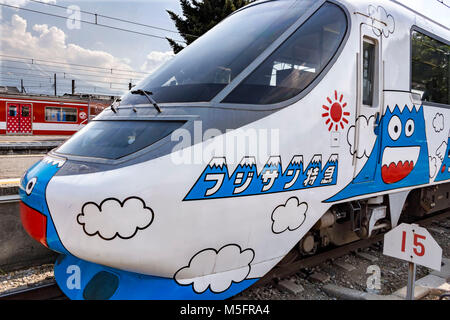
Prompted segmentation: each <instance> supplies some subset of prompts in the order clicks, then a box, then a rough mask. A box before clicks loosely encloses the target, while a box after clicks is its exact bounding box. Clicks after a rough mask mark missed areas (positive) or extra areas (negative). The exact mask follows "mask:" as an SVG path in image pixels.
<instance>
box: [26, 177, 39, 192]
mask: <svg viewBox="0 0 450 320" xmlns="http://www.w3.org/2000/svg"><path fill="white" fill-rule="evenodd" d="M36 182H37V178H36V177H34V178H33V179H31V180H30V181H28V183H27V186H26V188H25V192H26V193H27V195H30V194H31V192H32V191H33V189H34V186H35V185H36Z"/></svg>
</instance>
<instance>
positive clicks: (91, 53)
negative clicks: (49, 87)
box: [0, 14, 133, 91]
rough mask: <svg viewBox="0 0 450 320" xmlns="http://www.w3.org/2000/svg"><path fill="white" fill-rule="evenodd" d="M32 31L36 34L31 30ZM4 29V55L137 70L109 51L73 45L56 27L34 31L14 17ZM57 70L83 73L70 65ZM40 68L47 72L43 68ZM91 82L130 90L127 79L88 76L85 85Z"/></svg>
mask: <svg viewBox="0 0 450 320" xmlns="http://www.w3.org/2000/svg"><path fill="white" fill-rule="evenodd" d="M28 29H31V30H32V31H33V32H31V31H27V30H28ZM0 30H1V32H0V46H1V48H2V54H4V55H11V56H18V57H30V58H34V59H41V60H46V61H55V62H63V63H70V64H79V65H89V66H96V67H102V68H107V69H111V68H112V69H120V70H129V71H133V68H131V67H130V66H129V64H128V62H129V60H126V59H119V58H116V57H114V56H113V55H111V54H110V53H108V52H106V51H101V50H90V49H87V48H83V47H81V46H79V45H77V44H73V43H69V42H68V39H67V35H66V33H65V32H64V31H63V30H61V29H59V28H57V27H54V26H49V25H47V24H35V25H33V26H32V27H31V28H30V27H29V26H28V24H27V20H25V19H24V18H22V17H21V16H19V15H17V14H14V15H13V16H12V17H11V21H10V22H9V23H3V24H2V26H1V29H0ZM39 68H40V67H38V65H35V66H34V67H33V69H34V70H36V69H39ZM48 68H51V67H48ZM53 68H58V70H61V71H65V72H67V73H70V72H73V73H75V74H76V73H80V70H76V69H77V68H75V69H72V68H71V67H70V66H67V67H64V66H61V65H56V66H55V67H53ZM40 69H41V70H44V68H42V67H41V68H40ZM91 71H92V70H91ZM42 74H45V75H47V73H45V72H42ZM89 79H91V80H96V81H104V82H124V86H123V88H122V87H120V88H121V89H122V90H123V91H125V90H126V85H125V82H126V80H115V81H113V80H112V79H111V78H107V77H101V76H100V77H97V78H95V79H94V78H92V77H84V78H83V82H85V83H89ZM91 84H92V86H97V87H100V86H104V87H109V83H108V84H99V83H98V82H91ZM116 87H118V86H116Z"/></svg>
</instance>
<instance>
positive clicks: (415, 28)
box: [409, 25, 450, 108]
mask: <svg viewBox="0 0 450 320" xmlns="http://www.w3.org/2000/svg"><path fill="white" fill-rule="evenodd" d="M413 32H419V33H422V34H423V35H425V36H428V37H430V38H432V39H433V40H436V41H439V42H442V43H444V44H446V45H450V40H447V39H445V38H443V37H441V36H438V35H436V34H434V33H432V32H430V31H428V30H425V29H423V28H421V27H419V26H417V25H413V26H412V27H411V29H410V34H409V49H410V50H409V92H410V94H411V95H414V96H417V97H420V98H419V99H416V100H418V101H420V103H421V104H422V105H426V106H434V107H441V108H450V88H449V103H448V104H445V103H438V102H432V101H424V100H423V99H422V96H421V95H420V94H418V93H417V91H416V90H415V89H413V87H412V82H413V78H412V77H413V72H412V71H413V70H412V69H413V64H412V61H413V59H412V58H413ZM449 72H450V69H449ZM413 90H415V91H413Z"/></svg>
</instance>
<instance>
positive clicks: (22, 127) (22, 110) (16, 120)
mask: <svg viewBox="0 0 450 320" xmlns="http://www.w3.org/2000/svg"><path fill="white" fill-rule="evenodd" d="M31 114H32V105H31V104H19V103H8V104H7V108H6V133H7V134H20V133H22V134H31V133H32V130H31V126H32V121H31Z"/></svg>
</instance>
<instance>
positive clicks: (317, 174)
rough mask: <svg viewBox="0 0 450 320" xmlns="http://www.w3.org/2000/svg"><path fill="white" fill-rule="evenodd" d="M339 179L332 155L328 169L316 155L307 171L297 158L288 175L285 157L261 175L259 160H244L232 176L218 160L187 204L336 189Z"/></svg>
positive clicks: (272, 160) (273, 161)
mask: <svg viewBox="0 0 450 320" xmlns="http://www.w3.org/2000/svg"><path fill="white" fill-rule="evenodd" d="M337 176H338V155H337V154H332V155H331V156H330V158H329V159H328V161H327V162H326V164H325V166H324V167H322V155H315V156H314V157H313V158H312V160H311V162H310V163H309V164H308V166H306V168H304V163H303V156H300V155H296V156H294V157H293V158H292V160H291V162H290V163H289V165H288V166H287V168H286V170H284V171H283V170H282V166H281V157H280V156H272V157H270V158H269V159H268V160H267V162H266V164H265V165H264V167H263V168H262V170H261V172H259V173H258V170H257V167H256V159H255V158H254V157H244V158H243V159H242V160H241V162H240V163H239V165H238V166H237V168H236V169H235V170H234V172H233V174H231V176H230V174H229V172H228V166H227V163H226V159H225V158H224V157H215V158H213V159H211V161H210V162H209V164H208V165H207V166H206V168H205V170H204V171H203V173H202V174H201V175H200V177H199V179H198V180H197V182H196V183H195V184H194V186H193V187H192V188H191V190H190V191H189V193H188V194H187V195H186V197H185V198H184V200H185V201H188V200H204V199H217V198H229V197H242V196H251V195H260V194H269V193H276V192H284V191H294V190H300V189H307V188H315V187H324V186H330V185H335V184H336V182H337Z"/></svg>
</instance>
